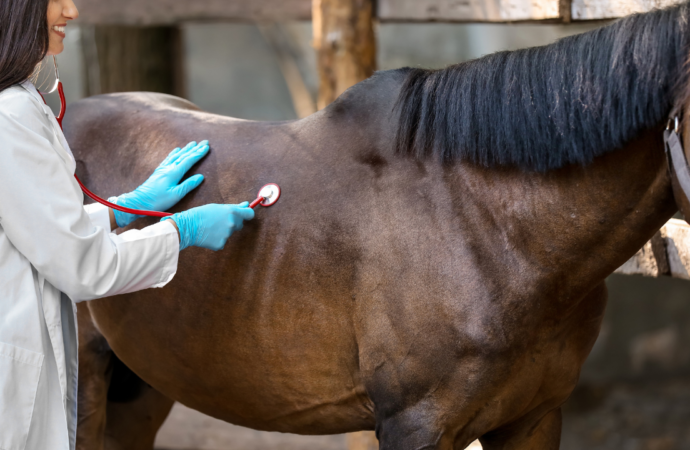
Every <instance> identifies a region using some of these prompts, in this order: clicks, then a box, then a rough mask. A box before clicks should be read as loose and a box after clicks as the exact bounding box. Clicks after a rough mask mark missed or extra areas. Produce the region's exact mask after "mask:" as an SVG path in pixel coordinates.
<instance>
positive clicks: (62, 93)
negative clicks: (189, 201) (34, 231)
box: [43, 78, 172, 217]
mask: <svg viewBox="0 0 690 450" xmlns="http://www.w3.org/2000/svg"><path fill="white" fill-rule="evenodd" d="M57 91H58V94H59V95H60V114H58V116H57V117H56V118H55V120H57V123H58V125H60V129H62V120H63V119H64V118H65V112H66V111H67V102H66V101H65V90H64V88H63V87H62V81H60V79H59V78H58V80H57ZM43 101H44V102H45V99H43ZM74 178H76V179H77V183H79V187H80V188H81V190H82V191H84V194H86V195H87V196H88V197H89V198H91V199H92V200H94V201H97V202H98V203H100V204H102V205H105V206H107V207H108V208H112V209H115V210H117V211H122V212H124V213H128V214H136V215H138V216H150V217H170V216H172V214H170V213H167V212H159V211H144V210H139V209H132V208H126V207H124V206H120V205H116V204H115V203H111V202H109V201H108V200H105V199H102V198H101V197H99V196H97V195H96V194H94V193H93V192H91V191H90V190H89V189H88V188H87V187H86V186H84V183H82V182H81V180H80V179H79V177H78V176H77V174H74Z"/></svg>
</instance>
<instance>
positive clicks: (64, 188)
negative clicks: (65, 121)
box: [0, 81, 179, 450]
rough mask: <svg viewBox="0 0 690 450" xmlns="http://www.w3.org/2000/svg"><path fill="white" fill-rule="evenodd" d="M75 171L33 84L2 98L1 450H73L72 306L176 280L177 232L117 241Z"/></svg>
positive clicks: (136, 234) (137, 233)
mask: <svg viewBox="0 0 690 450" xmlns="http://www.w3.org/2000/svg"><path fill="white" fill-rule="evenodd" d="M75 166H76V165H75V161H74V157H73V156H72V152H71V151H70V149H69V146H68V145H67V142H66V141H65V139H64V136H63V135H62V132H61V130H60V128H59V126H58V124H57V121H56V120H55V117H54V116H53V113H52V111H51V110H50V108H48V107H47V106H46V105H44V103H43V102H42V100H41V98H40V96H39V94H38V92H37V91H36V89H35V88H34V86H33V84H31V83H29V82H28V81H27V82H25V83H23V84H22V85H21V86H14V87H11V88H9V89H6V90H4V91H3V92H0V450H25V449H26V450H71V449H74V447H75V436H76V426H77V415H76V414H77V403H76V399H77V328H76V308H75V305H74V303H73V301H74V302H78V301H82V300H90V299H95V298H99V297H106V296H110V295H115V294H122V293H126V292H133V291H138V290H141V289H146V288H150V287H162V286H164V285H165V284H167V283H168V282H169V281H170V280H171V279H172V278H173V276H174V275H175V272H176V271H177V256H178V252H179V241H178V237H177V231H176V230H175V228H174V227H173V226H172V225H171V224H170V223H169V222H167V221H166V222H162V223H158V224H156V225H153V226H150V227H147V228H145V229H143V230H132V231H128V232H126V233H122V234H120V235H119V236H118V235H115V234H113V233H111V232H110V220H109V216H108V210H107V208H105V207H103V206H101V205H88V206H83V200H84V197H83V195H82V192H81V190H80V189H79V186H78V184H77V182H76V181H75V179H74V170H75ZM62 293H64V294H62ZM70 299H71V300H70Z"/></svg>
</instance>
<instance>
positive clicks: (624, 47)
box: [396, 3, 690, 171]
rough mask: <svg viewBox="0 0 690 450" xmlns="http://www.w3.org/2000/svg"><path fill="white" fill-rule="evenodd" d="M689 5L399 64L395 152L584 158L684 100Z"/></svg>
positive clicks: (543, 165)
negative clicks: (436, 60) (437, 65)
mask: <svg viewBox="0 0 690 450" xmlns="http://www.w3.org/2000/svg"><path fill="white" fill-rule="evenodd" d="M689 10H690V7H689V4H688V3H683V4H682V5H679V6H675V7H672V8H668V9H662V10H655V11H652V12H649V13H645V14H637V15H633V16H629V17H626V18H624V19H621V20H619V21H616V22H614V23H613V24H611V25H609V26H606V27H603V28H600V29H597V30H594V31H591V32H588V33H585V34H581V35H578V36H571V37H568V38H564V39H561V40H559V41H557V42H555V43H554V44H551V45H547V46H544V47H535V48H530V49H525V50H518V51H514V52H500V53H495V54H493V55H489V56H486V57H484V58H481V59H478V60H474V61H469V62H466V63H462V64H458V65H455V66H451V67H448V68H446V69H442V70H422V69H409V68H407V69H401V70H404V71H406V80H405V83H404V85H403V87H402V91H401V94H400V98H399V99H398V103H397V106H396V107H397V108H398V109H399V112H400V123H399V129H398V133H397V137H396V146H397V149H398V151H400V152H403V153H408V154H413V155H415V156H417V157H424V156H427V155H430V154H433V155H436V156H438V157H440V158H441V159H442V160H444V161H453V160H457V159H462V160H467V161H471V162H473V163H476V164H481V165H483V166H493V165H511V166H518V167H521V168H523V169H528V170H536V171H547V170H551V169H556V168H559V167H563V166H565V165H568V164H587V163H589V162H591V161H592V159H594V158H595V157H597V156H599V155H602V154H604V153H607V152H609V151H612V150H614V149H616V148H621V147H622V146H623V145H624V144H625V143H626V142H628V141H630V140H631V139H633V138H634V137H636V136H637V135H639V134H640V133H641V132H642V131H644V130H647V129H650V128H652V127H656V126H658V125H659V124H661V123H663V122H664V121H665V120H666V118H667V116H668V114H669V113H670V112H671V110H672V109H673V108H674V107H677V106H678V105H680V104H682V103H681V102H682V101H684V99H685V97H686V92H685V90H686V89H687V82H688V70H687V67H686V65H685V63H686V60H687V58H688V51H689V48H688V40H689V38H690V36H687V33H688V29H689V26H688V19H689V14H688V12H689Z"/></svg>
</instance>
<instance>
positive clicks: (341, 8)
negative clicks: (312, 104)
mask: <svg viewBox="0 0 690 450" xmlns="http://www.w3.org/2000/svg"><path fill="white" fill-rule="evenodd" d="M312 5H313V8H312V22H313V27H314V48H315V49H316V53H317V66H318V71H319V98H318V102H317V106H318V108H319V109H322V108H324V107H326V106H327V105H328V104H330V103H331V102H332V101H333V100H335V99H336V98H337V97H338V96H339V95H340V94H342V93H343V92H344V91H345V90H346V89H347V88H349V87H350V86H352V85H354V84H356V83H359V82H360V81H362V80H364V79H366V78H368V77H370V76H371V75H372V74H373V73H374V70H375V69H376V37H375V35H374V14H375V12H374V5H373V1H372V0H313V3H312Z"/></svg>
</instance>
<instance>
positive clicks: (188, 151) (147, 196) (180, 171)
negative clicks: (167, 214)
mask: <svg viewBox="0 0 690 450" xmlns="http://www.w3.org/2000/svg"><path fill="white" fill-rule="evenodd" d="M208 149H209V147H208V141H201V142H199V144H197V143H196V142H190V143H189V144H187V146H186V147H184V148H176V149H175V150H173V151H172V152H171V153H170V154H169V155H168V157H167V158H165V160H164V161H163V162H162V163H161V164H160V165H159V166H158V168H157V169H156V170H154V171H153V174H152V175H151V176H150V177H149V179H148V180H146V181H145V182H144V184H142V185H141V186H139V187H138V188H136V189H135V190H134V191H133V192H130V193H129V194H122V195H120V196H119V197H112V198H109V199H108V201H109V202H111V203H115V204H117V205H120V206H125V207H127V208H133V209H143V210H148V211H167V210H168V209H170V208H172V207H173V206H175V204H177V202H179V201H180V200H182V198H183V197H184V196H185V195H187V194H188V193H189V192H190V191H192V190H193V189H194V188H196V187H197V186H199V185H200V184H201V182H202V181H203V180H204V176H203V175H194V176H193V177H189V178H188V179H187V180H185V181H184V183H182V184H178V183H179V182H180V180H181V179H182V177H183V176H184V174H185V173H187V171H188V170H189V169H190V168H191V167H192V166H193V165H194V164H196V163H197V162H199V160H200V159H201V158H203V157H204V156H206V154H207V153H208ZM113 212H114V213H115V221H116V222H117V226H118V227H126V226H127V225H129V224H130V223H132V222H134V221H135V220H136V219H138V218H139V217H144V216H138V215H134V214H127V213H123V212H121V211H117V210H113Z"/></svg>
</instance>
